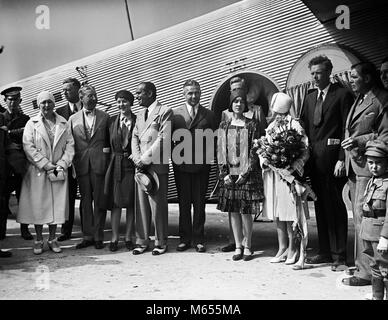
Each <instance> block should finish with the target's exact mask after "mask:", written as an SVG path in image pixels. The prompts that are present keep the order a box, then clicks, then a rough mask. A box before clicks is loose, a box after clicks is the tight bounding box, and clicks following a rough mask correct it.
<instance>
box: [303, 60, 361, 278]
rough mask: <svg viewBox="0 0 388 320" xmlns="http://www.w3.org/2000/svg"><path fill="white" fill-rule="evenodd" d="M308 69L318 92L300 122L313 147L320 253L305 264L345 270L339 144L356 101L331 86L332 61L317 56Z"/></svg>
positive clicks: (345, 223) (311, 171) (306, 105)
mask: <svg viewBox="0 0 388 320" xmlns="http://www.w3.org/2000/svg"><path fill="white" fill-rule="evenodd" d="M308 67H309V69H310V73H311V76H312V79H313V82H314V84H315V86H316V87H317V90H314V91H313V92H311V93H309V94H308V95H307V96H306V98H305V100H304V103H303V107H302V114H301V120H302V122H303V123H304V128H305V131H306V134H307V136H308V138H309V142H310V144H311V154H310V159H309V162H308V163H307V166H306V169H307V171H308V174H309V176H310V178H311V183H312V187H313V190H314V191H315V193H316V195H317V200H316V201H315V203H314V205H315V216H316V220H317V229H318V239H319V253H318V254H317V255H315V256H313V257H310V258H307V261H306V262H307V263H311V264H319V263H327V262H331V263H332V267H331V269H332V270H333V271H343V270H345V269H346V243H347V230H348V215H347V210H346V206H345V204H344V202H343V199H342V189H343V187H344V185H345V184H346V177H345V154H344V150H343V149H342V148H341V145H340V144H341V141H342V140H343V139H344V134H345V122H346V117H347V115H348V112H349V109H350V107H351V105H352V103H353V100H354V98H353V95H352V93H351V92H350V91H349V90H347V89H345V88H342V87H341V86H340V85H339V84H338V83H330V74H331V71H332V69H333V65H332V63H331V61H330V59H329V58H327V57H326V56H317V57H314V58H313V59H312V60H311V61H310V62H309V66H308Z"/></svg>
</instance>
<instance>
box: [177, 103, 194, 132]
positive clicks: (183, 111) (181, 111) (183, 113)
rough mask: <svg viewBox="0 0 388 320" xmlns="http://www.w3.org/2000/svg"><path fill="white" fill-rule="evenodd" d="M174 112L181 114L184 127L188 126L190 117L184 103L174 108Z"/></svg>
mask: <svg viewBox="0 0 388 320" xmlns="http://www.w3.org/2000/svg"><path fill="white" fill-rule="evenodd" d="M176 114H177V115H179V116H182V117H183V119H184V120H185V124H186V128H189V126H190V123H191V117H190V114H189V111H188V110H187V107H186V104H184V105H183V106H181V107H179V108H177V109H176Z"/></svg>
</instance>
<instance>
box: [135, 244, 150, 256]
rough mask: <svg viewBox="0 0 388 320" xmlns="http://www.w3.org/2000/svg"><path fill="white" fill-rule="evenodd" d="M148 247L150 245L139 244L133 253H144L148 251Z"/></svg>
mask: <svg viewBox="0 0 388 320" xmlns="http://www.w3.org/2000/svg"><path fill="white" fill-rule="evenodd" d="M147 249H148V246H142V245H140V244H138V245H136V248H135V249H133V251H132V254H134V255H138V254H142V253H144V252H146V251H147Z"/></svg>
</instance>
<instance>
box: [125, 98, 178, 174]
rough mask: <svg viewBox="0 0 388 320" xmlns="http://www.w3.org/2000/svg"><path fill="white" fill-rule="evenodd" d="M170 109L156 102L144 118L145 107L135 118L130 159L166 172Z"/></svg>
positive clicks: (159, 172) (163, 172) (169, 149)
mask: <svg viewBox="0 0 388 320" xmlns="http://www.w3.org/2000/svg"><path fill="white" fill-rule="evenodd" d="M171 118H172V110H171V109H170V108H168V107H165V106H162V104H160V103H159V102H157V104H156V106H155V108H154V110H152V112H151V113H150V114H149V115H148V118H147V121H146V120H145V109H144V110H142V111H140V112H139V113H138V115H137V118H136V124H135V128H134V129H133V134H132V159H134V161H135V163H136V161H138V160H141V161H142V162H143V163H144V164H146V165H149V168H148V169H150V170H154V171H155V172H156V173H158V174H167V173H168V166H169V159H170V156H171Z"/></svg>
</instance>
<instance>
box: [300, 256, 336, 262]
mask: <svg viewBox="0 0 388 320" xmlns="http://www.w3.org/2000/svg"><path fill="white" fill-rule="evenodd" d="M331 262H333V259H332V258H331V257H330V256H329V255H327V254H317V255H316V256H313V257H311V258H306V263H308V264H321V263H331Z"/></svg>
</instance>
